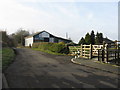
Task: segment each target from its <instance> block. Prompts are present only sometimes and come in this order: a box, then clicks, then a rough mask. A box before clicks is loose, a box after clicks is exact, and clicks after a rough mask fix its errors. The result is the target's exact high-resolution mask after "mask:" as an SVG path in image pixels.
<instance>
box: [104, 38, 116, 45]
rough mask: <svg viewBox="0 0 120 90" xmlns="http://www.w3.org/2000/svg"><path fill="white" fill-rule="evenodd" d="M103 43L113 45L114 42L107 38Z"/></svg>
mask: <svg viewBox="0 0 120 90" xmlns="http://www.w3.org/2000/svg"><path fill="white" fill-rule="evenodd" d="M103 41H104V42H105V43H107V44H115V41H112V40H110V39H108V38H103Z"/></svg>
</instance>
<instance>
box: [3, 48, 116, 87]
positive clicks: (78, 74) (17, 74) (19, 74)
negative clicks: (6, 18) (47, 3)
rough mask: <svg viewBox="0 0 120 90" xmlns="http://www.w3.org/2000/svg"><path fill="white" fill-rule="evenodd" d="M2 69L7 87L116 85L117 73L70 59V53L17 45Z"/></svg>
mask: <svg viewBox="0 0 120 90" xmlns="http://www.w3.org/2000/svg"><path fill="white" fill-rule="evenodd" d="M16 51H17V56H16V59H15V60H14V62H13V63H12V64H11V65H10V66H9V67H8V68H7V70H6V71H5V76H6V79H7V81H8V85H9V87H10V88H117V86H118V76H117V75H116V74H112V73H108V72H104V71H100V70H96V69H94V68H89V67H85V66H80V65H77V64H73V63H71V61H70V59H71V58H72V57H71V56H58V55H50V54H47V53H43V52H40V51H34V50H31V49H28V48H18V49H16Z"/></svg>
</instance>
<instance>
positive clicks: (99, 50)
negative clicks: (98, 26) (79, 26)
mask: <svg viewBox="0 0 120 90" xmlns="http://www.w3.org/2000/svg"><path fill="white" fill-rule="evenodd" d="M99 56H100V50H99V49H98V61H100V57H99Z"/></svg>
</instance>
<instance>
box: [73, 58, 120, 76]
mask: <svg viewBox="0 0 120 90" xmlns="http://www.w3.org/2000/svg"><path fill="white" fill-rule="evenodd" d="M74 59H75V58H72V59H71V62H72V63H74V64H78V65H81V66H86V67H90V68H94V69H98V70H102V71H105V72H109V73H113V74H117V75H120V74H119V73H115V72H111V71H109V70H105V69H100V68H95V67H91V66H89V65H84V64H81V63H78V62H76V61H75V60H74Z"/></svg>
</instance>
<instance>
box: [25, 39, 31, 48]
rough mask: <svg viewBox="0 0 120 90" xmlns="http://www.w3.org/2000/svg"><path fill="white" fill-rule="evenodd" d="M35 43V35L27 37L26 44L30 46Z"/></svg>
mask: <svg viewBox="0 0 120 90" xmlns="http://www.w3.org/2000/svg"><path fill="white" fill-rule="evenodd" d="M30 44H31V46H32V44H33V37H29V38H25V46H29V45H30Z"/></svg>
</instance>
